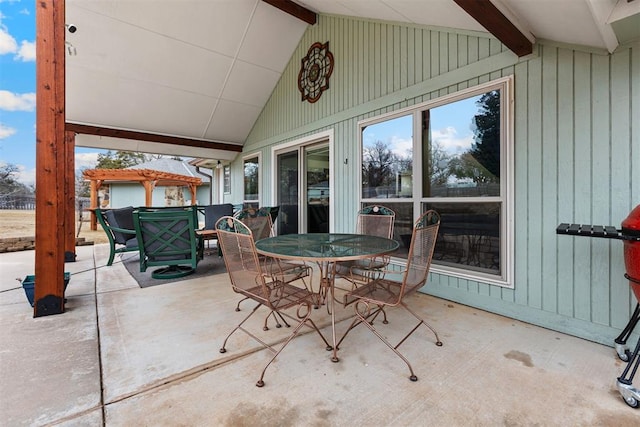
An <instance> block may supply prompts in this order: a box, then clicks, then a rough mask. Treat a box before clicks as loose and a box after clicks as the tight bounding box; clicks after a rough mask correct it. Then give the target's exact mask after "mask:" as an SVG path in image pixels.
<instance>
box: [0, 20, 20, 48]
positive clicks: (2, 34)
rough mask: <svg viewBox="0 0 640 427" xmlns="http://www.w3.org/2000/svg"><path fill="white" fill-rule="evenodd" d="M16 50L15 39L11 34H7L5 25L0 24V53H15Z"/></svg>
mask: <svg viewBox="0 0 640 427" xmlns="http://www.w3.org/2000/svg"><path fill="white" fill-rule="evenodd" d="M17 51H18V43H17V42H16V39H14V38H13V36H12V35H11V34H9V30H7V27H5V26H4V25H2V24H0V55H5V54H7V53H15V52H17Z"/></svg>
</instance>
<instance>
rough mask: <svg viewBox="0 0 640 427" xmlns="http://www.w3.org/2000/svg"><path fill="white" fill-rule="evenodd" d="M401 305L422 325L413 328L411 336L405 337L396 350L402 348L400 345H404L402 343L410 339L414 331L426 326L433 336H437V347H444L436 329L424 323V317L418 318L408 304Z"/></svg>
mask: <svg viewBox="0 0 640 427" xmlns="http://www.w3.org/2000/svg"><path fill="white" fill-rule="evenodd" d="M400 305H401V306H402V307H404V309H405V310H407V311H408V312H409V313H411V314H412V315H413V317H415V318H416V319H418V320H419V321H420V323H418V324H417V325H416V327H415V328H413V329H412V330H411V332H409V334H408V335H407V336H406V337H404V338H403V339H402V341H400V342H399V343H398V345H397V346H396V348H397V347H400V344H402V343H403V342H404V341H405V340H406V339H407V338H409V335H411V334H412V333H413V331H415V330H416V329H418V327H419V326H420V325H424V326H426V327H427V328H429V329H431V332H433V335H435V336H436V345H437V346H438V347H442V341H440V337H438V333H437V332H436V330H435V329H433V327H432V326H431V325H429V324H428V323H427V322H425V321H424V319H422V317H420V316H418V315H417V314H416V313H415V312H414V311H413V310H411V309H410V308H409V306H407V304H406V303H404V302H401V303H400Z"/></svg>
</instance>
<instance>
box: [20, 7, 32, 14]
mask: <svg viewBox="0 0 640 427" xmlns="http://www.w3.org/2000/svg"><path fill="white" fill-rule="evenodd" d="M18 13H19V14H21V15H31V12H29V9H27V8H26V7H25V8H24V9H22V10H21V11H20V12H18Z"/></svg>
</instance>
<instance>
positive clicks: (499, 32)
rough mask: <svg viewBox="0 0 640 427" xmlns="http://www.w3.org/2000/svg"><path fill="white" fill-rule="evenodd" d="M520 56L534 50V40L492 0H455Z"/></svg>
mask: <svg viewBox="0 0 640 427" xmlns="http://www.w3.org/2000/svg"><path fill="white" fill-rule="evenodd" d="M453 1H455V2H456V4H457V5H458V6H460V7H461V8H462V9H463V10H464V11H465V12H467V13H468V14H469V15H471V17H472V18H473V19H475V20H476V21H478V23H479V24H480V25H482V26H483V27H484V28H486V29H487V31H489V32H490V33H491V34H493V35H494V36H495V37H496V38H497V39H498V40H500V41H501V42H502V43H503V44H504V45H505V46H507V47H508V48H509V49H510V50H511V51H512V52H513V53H515V54H516V55H518V56H519V57H521V56H525V55H529V54H531V53H532V52H533V42H532V41H531V40H529V38H528V37H527V35H526V34H524V33H523V32H522V31H520V29H518V27H516V25H515V24H514V23H513V22H511V20H509V18H507V17H506V16H505V15H504V14H503V13H502V12H501V11H500V9H498V8H497V7H496V5H494V4H493V3H492V2H491V1H490V0H453Z"/></svg>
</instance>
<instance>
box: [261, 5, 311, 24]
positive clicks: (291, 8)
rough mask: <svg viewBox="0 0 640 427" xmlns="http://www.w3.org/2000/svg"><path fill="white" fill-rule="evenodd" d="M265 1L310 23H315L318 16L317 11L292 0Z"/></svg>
mask: <svg viewBox="0 0 640 427" xmlns="http://www.w3.org/2000/svg"><path fill="white" fill-rule="evenodd" d="M262 1H263V2H265V3H268V4H270V5H271V6H273V7H277V8H278V9H280V10H281V11H283V12H286V13H288V14H289V15H291V16H294V17H296V18H298V19H299V20H301V21H304V22H306V23H307V24H309V25H315V23H316V21H317V20H318V17H317V15H316V13H315V12H314V11H312V10H309V9H307V8H306V7H303V6H300V5H299V4H298V3H296V2H293V1H291V0H262Z"/></svg>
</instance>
